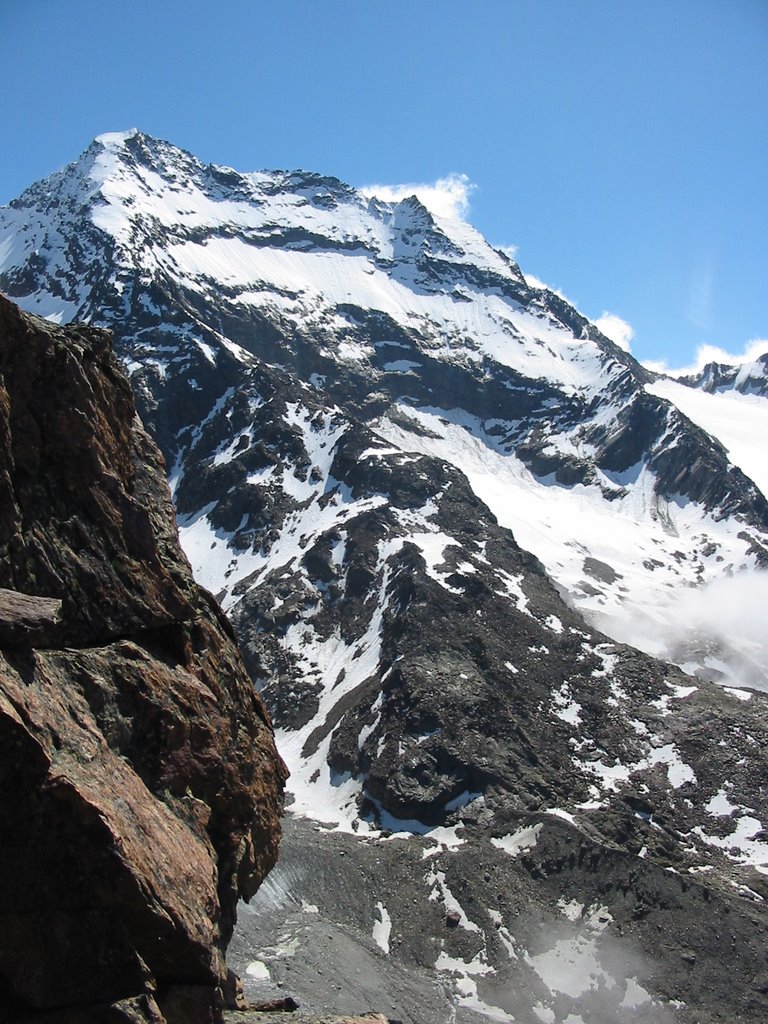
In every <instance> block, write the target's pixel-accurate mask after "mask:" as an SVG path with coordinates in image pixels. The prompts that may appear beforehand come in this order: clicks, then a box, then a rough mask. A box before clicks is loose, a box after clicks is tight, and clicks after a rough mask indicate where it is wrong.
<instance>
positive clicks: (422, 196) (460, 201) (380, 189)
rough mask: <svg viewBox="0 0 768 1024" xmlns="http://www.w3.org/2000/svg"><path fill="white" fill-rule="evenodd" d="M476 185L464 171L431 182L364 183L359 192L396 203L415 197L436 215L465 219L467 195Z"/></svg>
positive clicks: (467, 208)
mask: <svg viewBox="0 0 768 1024" xmlns="http://www.w3.org/2000/svg"><path fill="white" fill-rule="evenodd" d="M476 188H477V186H476V185H473V184H472V182H471V181H470V180H469V178H468V177H467V176H466V174H449V175H448V176H447V177H445V178H438V180H437V181H435V182H434V183H433V184H431V185H430V184H421V185H416V184H411V185H363V186H362V187H361V188H360V192H362V193H363V195H364V196H369V197H370V196H376V198H377V199H383V200H384V202H387V203H399V202H400V201H401V200H403V199H408V197H409V196H416V198H417V199H418V200H419V201H420V202H422V203H423V204H424V205H425V206H426V208H427V209H428V210H429V212H430V213H433V214H435V215H436V216H437V217H446V218H448V219H450V220H465V219H466V217H467V214H468V213H469V197H470V195H471V194H472V193H473V192H474V190H475V189H476Z"/></svg>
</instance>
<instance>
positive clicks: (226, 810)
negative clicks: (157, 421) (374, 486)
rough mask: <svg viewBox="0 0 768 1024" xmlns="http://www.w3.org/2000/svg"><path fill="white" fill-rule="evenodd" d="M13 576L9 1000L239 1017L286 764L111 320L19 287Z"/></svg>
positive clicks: (157, 1015)
mask: <svg viewBox="0 0 768 1024" xmlns="http://www.w3.org/2000/svg"><path fill="white" fill-rule="evenodd" d="M0 588H3V591H4V592H0V1007H2V1009H3V1011H4V1014H5V1016H4V1017H3V1019H9V1020H19V1021H21V1020H34V1021H38V1020H39V1021H47V1022H65V1021H66V1022H73V1024H74V1022H78V1021H83V1022H85V1021H88V1022H98V1021H101V1020H104V1021H107V1020H109V1021H121V1020H122V1021H158V1022H159V1021H162V1020H167V1021H168V1022H170V1024H173V1022H179V1024H181V1022H184V1024H196V1022H198V1021H199V1022H211V1021H215V1020H218V1019H220V1016H221V1001H222V995H221V992H222V989H223V988H224V987H225V981H226V966H225V964H224V956H223V954H224V950H225V948H226V944H227V942H228V940H229V938H230V936H231V931H232V927H233V922H234V913H235V904H236V901H237V898H238V896H239V895H244V896H249V895H251V894H252V893H253V892H254V891H255V890H256V888H257V887H258V885H259V884H260V882H261V880H262V879H263V877H264V876H265V874H266V873H267V872H268V870H269V869H270V867H271V866H272V864H273V863H274V861H275V858H276V856H277V845H278V840H279V819H280V813H281V810H282V789H283V782H284V776H285V769H284V766H283V764H282V762H281V761H280V758H279V757H278V755H277V754H276V751H275V748H274V743H273V737H272V730H271V726H270V723H269V720H268V717H267V715H266V713H265V711H264V708H263V706H262V704H261V700H260V698H259V697H258V695H257V694H256V693H255V691H254V689H253V686H252V684H251V682H250V680H249V679H248V677H247V675H246V673H245V671H244V669H243V666H242V664H241V661H240V657H239V654H238V651H237V649H236V646H235V644H234V642H233V638H232V633H231V630H230V628H229V626H228V623H227V622H226V620H225V619H224V618H223V616H222V615H221V613H220V612H219V610H218V608H217V607H216V605H215V603H214V602H213V600H212V599H211V598H210V597H209V595H207V594H206V593H205V592H204V591H202V590H201V589H200V588H199V587H197V586H196V585H195V583H194V582H193V580H192V577H191V574H190V570H189V566H188V564H187V562H186V559H185V558H184V556H183V554H182V553H181V550H180V548H179V545H178V538H177V534H176V528H175V523H174V519H173V511H172V507H171V504H170V498H169V495H168V491H167V488H166V486H165V480H164V474H163V468H162V463H161V459H160V456H159V454H158V452H157V450H156V448H155V447H154V445H153V444H152V442H151V441H150V440H149V438H148V437H147V435H146V433H145V432H144V430H143V428H142V426H141V424H140V422H139V421H138V419H137V418H136V415H135V410H134V406H133V401H132V398H131V394H130V389H129V387H128V384H127V382H126V381H125V379H124V377H123V376H122V374H121V372H120V370H119V368H118V366H117V363H116V361H115V359H114V357H113V355H112V353H111V350H110V347H109V342H108V336H107V334H106V333H105V332H103V331H98V330H94V329H90V328H85V327H68V328H61V327H57V326H54V325H52V324H49V323H47V322H44V321H41V320H39V319H37V318H34V317H29V316H26V315H25V314H22V313H21V312H19V310H17V309H16V307H15V306H13V305H12V304H11V303H9V302H7V301H6V300H5V299H3V298H2V297H0ZM9 592H10V593H9ZM30 598H35V599H37V600H30ZM58 602H60V608H59V605H58Z"/></svg>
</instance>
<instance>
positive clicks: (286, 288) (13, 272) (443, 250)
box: [0, 133, 768, 663]
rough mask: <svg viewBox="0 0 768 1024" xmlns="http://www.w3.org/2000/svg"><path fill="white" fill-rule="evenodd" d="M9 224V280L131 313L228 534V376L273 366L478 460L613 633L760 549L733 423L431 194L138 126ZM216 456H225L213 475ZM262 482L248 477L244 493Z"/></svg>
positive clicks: (231, 430) (231, 395) (172, 452)
mask: <svg viewBox="0 0 768 1024" xmlns="http://www.w3.org/2000/svg"><path fill="white" fill-rule="evenodd" d="M3 225H4V226H3V235H2V237H3V238H4V239H5V241H4V242H3V243H0V245H1V246H2V247H1V248H0V252H2V253H4V254H5V255H4V257H3V258H2V263H0V266H2V268H3V270H2V276H0V282H1V283H2V286H3V287H4V288H5V289H6V290H7V291H9V292H10V293H11V294H13V295H15V296H16V297H17V298H18V299H19V301H21V302H22V303H23V304H24V305H25V306H26V307H27V308H31V309H36V310H37V311H41V312H43V313H45V315H50V316H53V317H63V318H64V319H70V318H74V317H77V318H86V319H93V320H95V321H97V322H100V323H104V324H107V325H109V324H117V325H119V326H118V328H117V330H118V344H119V346H120V349H121V351H122V354H123V356H124V358H125V359H126V362H127V365H128V367H129V369H130V370H131V371H132V373H133V375H134V387H135V389H136V391H137V394H138V396H139V400H140V405H141V407H142V412H143V414H144V416H145V418H146V419H148V421H149V422H150V424H151V426H152V428H153V431H154V433H155V436H156V437H157V438H158V439H159V441H160V443H161V446H162V448H163V450H164V452H165V454H166V457H167V459H168V461H169V464H171V465H176V472H175V477H174V478H175V479H180V477H181V476H182V475H183V473H185V472H189V471H190V470H191V472H190V475H192V476H194V477H195V478H196V479H195V484H194V487H193V490H194V497H193V498H188V497H187V495H188V489H187V488H186V487H184V486H182V487H180V488H179V489H178V491H177V503H178V507H179V510H180V511H181V512H182V513H183V514H184V513H188V514H194V515H197V513H198V512H199V511H200V509H201V508H204V507H207V506H209V505H212V503H213V502H217V505H216V506H213V507H212V508H211V509H210V511H209V513H207V523H208V525H209V527H210V529H212V530H213V531H216V530H218V531H219V532H223V533H232V534H235V533H237V527H238V525H239V523H240V521H241V519H242V516H241V517H240V518H238V520H237V522H235V521H234V519H233V517H232V515H230V516H228V517H226V516H225V517H223V518H222V516H221V512H222V502H221V486H220V483H219V480H218V478H219V477H221V476H222V475H225V474H227V473H228V474H230V475H238V476H239V478H240V479H239V480H238V481H237V483H235V484H234V486H235V488H237V487H240V486H242V480H243V477H245V478H246V480H248V479H249V477H248V473H249V470H248V465H246V463H251V462H254V461H255V463H258V462H259V459H258V458H255V453H254V452H253V451H251V450H250V449H251V448H252V445H251V443H250V435H249V434H248V428H249V425H250V422H251V419H250V417H251V413H252V411H253V410H252V409H250V408H249V407H246V406H244V405H243V402H242V399H241V398H240V399H237V398H236V395H235V392H236V391H237V390H238V389H239V388H241V381H242V376H243V375H248V374H256V376H258V373H259V369H258V365H263V363H264V362H267V363H269V364H271V366H272V368H273V372H274V368H275V367H276V366H278V365H279V366H282V367H283V368H284V369H285V370H286V371H287V372H288V373H294V374H296V375H297V376H298V378H299V379H301V380H302V381H303V382H305V383H306V384H309V385H310V387H311V389H312V391H314V392H315V393H316V395H317V397H318V398H319V400H320V402H321V404H324V405H327V406H329V407H330V406H334V405H336V406H338V408H339V409H340V410H341V411H342V412H343V413H345V414H346V415H347V416H352V418H353V420H361V421H363V422H365V423H366V424H368V425H370V426H372V427H373V429H374V430H375V433H376V434H377V435H378V436H382V437H384V438H386V439H388V440H389V441H390V442H391V444H393V445H395V446H397V447H400V448H402V449H403V450H404V451H411V450H417V451H423V452H424V453H425V454H430V455H437V456H438V457H440V458H443V459H446V460H447V461H449V462H452V463H453V464H454V465H457V466H458V467H459V468H461V469H462V470H463V471H464V472H465V473H467V474H468V475H469V479H470V481H471V483H472V486H473V487H474V488H475V490H476V491H477V493H478V495H479V496H480V497H481V498H482V499H483V500H484V501H485V502H486V503H488V504H489V505H490V507H491V509H492V511H493V512H494V514H495V515H496V516H497V518H499V520H500V521H501V522H502V523H503V524H504V525H506V526H508V527H511V528H512V529H514V531H515V534H516V536H517V537H518V539H519V540H520V542H521V543H522V544H523V545H524V546H525V547H526V548H528V549H529V550H531V551H533V552H534V553H535V554H537V555H538V557H539V558H541V560H542V561H543V563H544V565H545V566H546V568H547V571H548V572H549V574H550V575H551V576H552V577H553V579H555V580H556V581H557V583H558V584H559V585H560V586H562V587H563V588H564V590H565V592H567V594H568V595H569V600H571V601H572V602H573V603H574V604H575V606H576V607H578V608H579V609H580V610H581V611H582V612H584V613H586V614H588V615H590V616H592V617H593V621H595V622H596V623H599V624H600V625H601V627H602V628H605V629H607V630H608V631H609V632H613V633H615V635H617V636H624V635H625V634H624V632H623V629H622V627H623V624H625V623H626V622H627V621H628V620H629V619H633V618H638V617H639V618H642V619H645V618H647V619H648V620H649V621H650V622H651V623H652V624H653V623H656V624H659V623H660V622H661V621H664V620H665V619H666V618H667V617H668V615H667V612H666V611H665V612H663V613H662V614H661V615H660V614H659V612H658V607H659V603H660V601H659V597H660V594H663V593H664V592H666V591H669V592H670V593H672V594H675V593H677V592H679V590H680V588H681V587H689V586H698V585H700V584H701V583H702V582H706V581H708V580H710V579H716V578H718V577H720V576H722V575H723V573H730V572H733V571H739V570H740V569H742V568H745V567H747V568H749V567H754V566H755V565H761V564H763V563H764V561H765V557H766V556H765V551H766V546H765V537H766V523H767V522H768V511H767V506H766V502H765V498H764V495H763V494H762V493H761V492H759V491H757V490H756V489H755V487H754V486H753V484H752V482H751V481H750V480H749V479H747V478H745V476H744V475H743V474H742V473H741V472H740V471H739V470H737V469H736V468H735V467H733V466H731V465H730V464H729V462H728V459H727V456H726V453H725V452H724V451H723V449H722V448H721V447H720V445H719V444H718V442H717V441H715V440H714V439H713V437H712V436H710V435H705V434H704V433H702V431H701V430H700V429H699V428H698V427H696V426H694V425H693V424H692V423H691V422H690V421H689V420H688V419H687V418H686V416H684V415H681V414H680V412H679V411H678V409H677V408H675V406H674V405H670V404H669V403H668V402H666V401H664V400H663V399H662V400H659V398H657V396H656V395H655V394H653V395H652V394H650V393H649V392H648V391H647V390H646V389H645V385H646V384H648V383H649V381H650V379H651V378H650V375H649V374H648V372H647V371H644V370H643V369H642V367H640V366H639V365H638V364H637V363H636V362H635V361H634V360H633V359H632V358H631V357H630V356H628V355H627V354H626V353H624V352H622V351H621V350H620V349H618V348H617V347H616V346H614V345H613V344H612V343H611V342H609V341H608V340H607V339H605V338H603V337H602V336H601V335H600V334H599V332H598V331H597V329H596V328H595V327H594V326H593V325H591V324H590V323H589V322H588V321H586V320H585V319H584V318H583V317H581V316H580V315H579V314H578V313H577V312H576V311H575V310H574V309H573V308H572V307H570V306H568V304H567V303H566V302H564V301H563V300H562V299H560V298H559V297H558V296H556V295H554V294H552V293H550V292H547V291H541V290H538V289H532V288H529V287H528V286H527V284H526V283H525V280H524V278H523V277H522V275H521V274H520V272H519V270H518V268H517V267H516V265H515V264H513V263H512V262H511V261H510V260H509V259H508V258H507V257H506V256H505V255H504V254H502V253H499V252H496V251H495V250H493V249H492V248H491V247H489V246H488V245H487V243H485V242H484V240H483V239H482V238H481V237H480V236H479V235H478V234H477V233H476V232H475V231H474V230H473V229H472V228H470V227H469V226H468V225H466V224H463V223H459V222H455V221H445V220H441V219H440V218H437V217H434V216H433V215H432V214H430V213H429V211H427V210H426V209H425V208H424V207H423V206H422V205H421V204H420V203H419V202H418V201H417V200H416V199H415V198H414V199H409V200H405V201H403V202H401V203H398V204H394V205H393V204H388V203H382V202H379V201H378V200H376V199H367V198H365V197H363V196H362V195H361V194H360V193H357V192H355V191H354V190H353V189H350V188H349V187H348V186H346V185H344V184H342V183H341V182H339V181H338V180H336V179H331V178H322V177H320V176H318V175H313V174H307V173H303V172H295V173H292V174H288V173H266V172H262V173H258V174H246V175H241V174H238V173H237V172H235V171H232V170H230V169H226V168H216V167H204V166H203V165H201V164H200V163H199V162H198V161H196V160H195V159H194V158H193V157H191V156H190V155H189V154H185V153H182V152H181V151H179V150H177V149H175V148H174V147H172V146H169V145H168V144H165V143H160V142H157V141H156V140H152V139H149V138H148V137H146V136H143V135H141V134H140V133H127V134H125V135H113V136H105V137H102V138H101V140H97V141H96V142H95V143H94V144H93V145H92V146H91V147H90V149H89V150H88V151H86V153H85V154H84V155H83V156H82V157H81V158H80V160H79V161H78V162H77V163H76V164H75V165H72V167H71V168H70V169H66V170H65V171H64V172H61V173H60V174H59V175H58V176H53V177H52V178H51V179H48V180H47V181H46V182H45V183H41V184H40V185H38V186H33V188H32V189H30V190H28V192H27V193H25V194H24V196H22V197H20V199H19V200H18V201H16V203H14V204H12V207H11V208H9V209H8V210H6V211H4V214H3ZM258 386H259V385H258V382H257V381H256V379H255V378H254V383H253V385H252V390H253V393H254V395H258V394H259V391H258ZM233 387H234V388H235V391H232V392H229V391H228V389H229V388H233ZM235 401H239V402H240V407H241V412H240V413H238V414H235V413H234V412H233V411H232V410H231V408H230V405H231V404H232V403H233V402H235ZM256 401H257V398H253V402H256ZM218 403H220V404H218ZM451 424H452V426H451ZM292 426H295V425H291V424H290V423H289V428H291V427H292ZM424 427H426V429H427V430H428V431H429V432H430V433H433V434H436V435H438V436H437V437H435V438H430V439H429V441H430V442H434V443H426V441H425V434H424V429H423V428H424ZM198 431H200V432H201V433H198ZM214 435H215V436H214ZM201 439H202V443H201ZM297 441H298V438H297ZM214 442H215V443H216V444H217V445H218V446H219V447H217V449H216V451H215V452H213V450H212V448H211V445H212V444H213V443H214ZM302 443H303V442H302ZM211 454H213V458H214V466H213V467H212V469H217V470H219V472H218V473H211V477H212V479H211V484H210V486H209V487H208V489H207V491H206V494H203V493H202V486H203V485H202V481H201V480H200V479H199V475H200V470H201V469H202V472H203V473H206V474H207V473H208V470H209V467H208V465H207V463H206V462H205V459H206V458H208V456H210V455H211ZM310 454H311V452H310V450H309V449H308V448H306V447H305V450H304V452H303V453H302V455H301V456H300V458H302V459H304V460H307V459H309V457H310ZM201 456H202V462H203V466H202V467H200V466H199V463H200V462H201ZM283 457H284V453H283ZM261 462H262V464H261V465H259V466H258V468H259V470H261V469H265V468H268V459H267V461H266V462H264V460H263V459H262V460H261ZM224 465H228V466H229V467H230V468H229V469H227V470H224V469H221V468H220V467H222V466H224ZM235 466H237V467H238V469H235ZM214 478H215V479H214ZM233 480H234V476H233ZM283 482H285V481H283ZM268 484H269V489H270V492H272V491H273V490H274V484H275V481H274V479H272V478H271V477H270V478H269V480H268ZM260 486H261V485H260V483H259V480H258V478H256V477H255V476H254V475H253V473H251V474H250V479H249V482H248V484H247V487H248V488H249V490H248V493H249V495H251V494H253V493H254V490H253V489H254V488H257V487H260ZM294 490H295V488H294ZM290 491H291V485H290V483H289V484H288V492H287V494H288V496H289V497H291V498H293V499H294V500H296V495H293V494H291V493H290ZM553 494H554V495H556V497H557V500H556V501H554V502H553V501H552V496H553ZM267 500H271V499H267ZM302 500H305V499H302ZM231 505H232V502H231V501H230V502H228V506H230V507H231ZM249 515H250V516H251V522H252V521H253V515H252V513H251V512H250V509H249ZM225 520H226V522H225ZM230 521H231V525H230ZM257 532H258V527H257ZM251 535H253V534H251ZM237 543H239V542H238V541H235V547H237ZM220 550H221V549H220ZM229 557H230V560H232V559H233V560H234V563H235V564H234V565H233V566H230V565H229V564H227V565H226V566H224V565H223V564H222V566H221V571H220V572H219V573H218V575H214V576H212V577H211V579H210V583H211V585H212V586H213V587H214V589H216V590H217V591H220V592H221V593H222V595H223V596H224V598H225V602H227V603H229V604H230V606H231V605H232V604H233V601H232V598H231V594H230V591H231V587H232V586H233V585H234V584H235V583H236V582H237V581H238V578H240V577H241V576H242V575H244V574H246V575H247V571H249V567H250V560H249V559H248V558H247V557H245V558H243V557H240V556H239V554H238V551H237V550H233V551H232V552H231V554H230V556H229ZM589 558H593V559H596V560H597V561H598V562H604V563H606V565H607V566H608V569H607V570H604V569H600V570H598V571H595V568H594V566H593V563H592V562H591V561H587V559H589ZM193 560H194V559H193ZM206 562H207V565H206V569H205V570H203V565H202V563H201V562H198V564H197V565H196V568H197V569H198V571H205V572H208V571H209V568H208V566H209V565H210V558H207V559H206ZM229 569H232V572H231V573H230V575H229V576H228V578H227V579H228V582H225V581H224V580H223V579H222V578H221V577H222V576H223V574H224V573H225V572H227V571H228V570H229ZM668 653H672V652H668ZM699 660H700V661H701V660H703V659H699ZM688 661H689V662H691V663H694V662H695V661H696V658H695V657H693V659H690V658H689V659H688Z"/></svg>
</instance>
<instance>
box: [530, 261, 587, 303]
mask: <svg viewBox="0 0 768 1024" xmlns="http://www.w3.org/2000/svg"><path fill="white" fill-rule="evenodd" d="M523 277H524V278H525V280H526V283H527V284H528V285H529V286H530V287H531V288H542V289H544V288H546V289H547V291H549V292H553V293H554V294H555V295H559V296H560V298H561V299H562V300H563V301H564V302H567V303H569V304H570V305H571V306H573V307H574V309H578V305H577V303H576V302H574V300H573V299H569V298H568V296H567V295H566V294H565V292H564V291H561V290H560V288H557V287H555V285H553V284H547V283H546V281H542V280H541V278H540V277H536V275H535V274H529V273H528V271H527V270H525V271H523Z"/></svg>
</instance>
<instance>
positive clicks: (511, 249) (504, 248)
mask: <svg viewBox="0 0 768 1024" xmlns="http://www.w3.org/2000/svg"><path fill="white" fill-rule="evenodd" d="M493 248H494V249H496V250H497V251H498V252H503V253H504V255H505V256H508V257H509V258H510V259H511V260H514V261H515V262H517V246H516V245H494V247H493Z"/></svg>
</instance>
